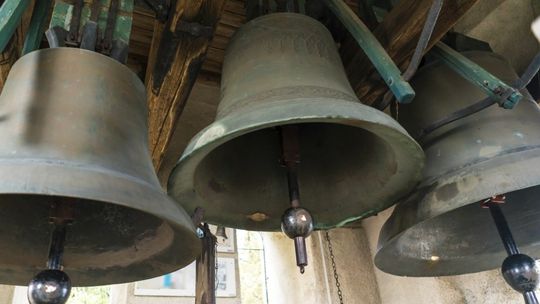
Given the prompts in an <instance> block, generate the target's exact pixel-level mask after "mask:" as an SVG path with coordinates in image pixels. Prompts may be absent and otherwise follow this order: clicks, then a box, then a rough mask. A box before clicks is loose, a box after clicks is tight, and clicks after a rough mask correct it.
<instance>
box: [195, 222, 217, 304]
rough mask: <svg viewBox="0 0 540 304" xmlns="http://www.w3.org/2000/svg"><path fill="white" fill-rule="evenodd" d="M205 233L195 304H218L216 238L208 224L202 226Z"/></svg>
mask: <svg viewBox="0 0 540 304" xmlns="http://www.w3.org/2000/svg"><path fill="white" fill-rule="evenodd" d="M201 229H202V230H203V231H204V237H203V238H202V243H203V246H202V254H201V256H200V257H199V258H197V284H196V288H195V290H196V292H195V304H215V303H216V290H215V284H216V242H217V240H216V237H215V236H214V235H213V234H212V233H211V232H210V229H209V228H208V224H206V223H205V224H203V225H201Z"/></svg>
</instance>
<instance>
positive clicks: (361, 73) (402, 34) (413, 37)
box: [342, 0, 478, 104]
mask: <svg viewBox="0 0 540 304" xmlns="http://www.w3.org/2000/svg"><path fill="white" fill-rule="evenodd" d="M476 2H478V0H456V1H444V6H443V8H442V10H441V13H440V15H439V19H438V21H437V25H436V26H435V29H434V31H433V34H432V36H431V40H430V43H429V45H428V48H427V50H429V49H431V47H433V45H434V44H435V43H436V42H437V41H439V40H440V39H441V38H442V37H443V36H444V34H446V33H447V32H448V31H449V30H450V29H451V28H452V27H453V26H454V25H455V24H456V22H457V21H458V20H459V19H460V18H461V17H462V16H463V15H464V14H465V13H466V12H467V11H468V10H469V9H470V8H471V7H472V6H473V5H474V4H475V3H476ZM431 4H432V0H401V1H400V2H399V3H398V4H397V5H396V6H395V7H394V9H392V10H391V11H390V12H389V14H388V15H387V16H386V17H385V19H384V20H383V22H381V24H379V26H378V27H377V28H376V29H375V31H374V35H375V37H376V38H377V39H378V40H379V42H380V43H381V44H382V45H383V47H384V48H385V49H386V51H387V53H388V54H389V55H390V57H391V58H392V59H393V60H394V62H396V64H397V66H398V67H400V68H401V70H402V71H403V70H405V68H406V66H407V64H408V61H409V60H410V58H411V57H412V54H413V52H414V49H415V47H416V43H417V41H418V38H419V37H420V33H421V31H422V28H423V27H424V21H425V20H426V17H427V14H428V11H429V8H430V7H431ZM347 45H348V46H349V47H350V45H349V44H347ZM354 47H355V48H356V51H355V52H347V53H354V56H353V57H352V58H346V57H344V58H343V59H344V65H345V67H346V71H347V74H348V76H349V80H350V82H351V85H352V87H353V89H354V90H355V92H356V94H357V95H358V97H359V98H360V100H361V101H362V102H363V103H366V104H372V103H373V102H375V101H376V100H378V99H379V98H382V96H383V95H384V93H386V91H387V90H388V88H387V87H386V86H385V84H384V82H383V81H382V80H381V79H380V77H378V74H377V72H376V71H375V69H374V68H373V66H372V64H371V63H370V62H369V60H368V59H367V57H366V56H365V54H364V53H363V52H362V50H361V49H360V48H359V47H358V46H354ZM427 50H426V51H427ZM342 54H344V53H343V52H342Z"/></svg>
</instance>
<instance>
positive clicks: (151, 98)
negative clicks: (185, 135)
mask: <svg viewBox="0 0 540 304" xmlns="http://www.w3.org/2000/svg"><path fill="white" fill-rule="evenodd" d="M173 3H174V1H173ZM223 4H224V0H177V1H176V4H175V5H174V6H173V8H172V10H171V12H170V15H169V19H168V21H167V23H166V24H162V23H159V22H158V21H156V23H155V25H154V37H153V39H152V47H151V49H150V56H149V60H148V68H147V71H146V88H147V91H148V105H149V121H148V122H149V140H150V149H151V153H152V161H153V163H154V167H155V168H156V171H159V170H160V169H161V165H162V161H163V158H164V155H165V153H166V151H167V148H168V147H169V145H170V144H171V139H172V136H173V133H174V129H175V124H176V121H177V120H178V117H179V116H180V114H181V113H182V110H183V108H184V105H185V103H186V101H187V98H188V97H189V94H190V92H191V88H192V87H193V84H194V83H195V80H196V79H197V74H198V73H199V71H200V69H201V66H202V63H203V61H204V58H205V56H206V52H207V49H208V46H209V44H210V40H211V39H212V35H208V31H203V32H205V33H206V34H204V33H203V35H199V36H198V35H196V34H194V33H195V31H193V32H189V31H185V29H186V27H189V26H192V25H196V24H199V25H200V26H203V27H205V28H206V27H209V28H211V29H212V31H211V32H212V33H213V31H214V30H215V27H216V25H217V23H218V20H219V19H220V17H221V14H222V11H223ZM180 28H182V29H184V31H179V30H178V29H180Z"/></svg>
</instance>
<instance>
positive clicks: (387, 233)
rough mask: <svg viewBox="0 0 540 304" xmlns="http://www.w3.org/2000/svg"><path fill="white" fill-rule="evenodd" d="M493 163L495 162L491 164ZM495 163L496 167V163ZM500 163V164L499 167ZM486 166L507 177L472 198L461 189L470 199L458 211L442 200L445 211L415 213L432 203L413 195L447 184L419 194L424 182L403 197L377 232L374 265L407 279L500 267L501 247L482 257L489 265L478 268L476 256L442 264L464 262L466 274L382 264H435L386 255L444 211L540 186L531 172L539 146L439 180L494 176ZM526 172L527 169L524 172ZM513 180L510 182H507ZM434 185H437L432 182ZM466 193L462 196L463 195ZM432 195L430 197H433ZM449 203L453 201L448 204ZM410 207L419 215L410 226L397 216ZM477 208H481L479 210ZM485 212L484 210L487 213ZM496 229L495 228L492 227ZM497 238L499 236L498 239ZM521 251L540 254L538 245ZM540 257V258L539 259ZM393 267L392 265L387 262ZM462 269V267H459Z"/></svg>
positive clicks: (539, 175) (448, 269) (539, 153)
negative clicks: (401, 262)
mask: <svg viewBox="0 0 540 304" xmlns="http://www.w3.org/2000/svg"><path fill="white" fill-rule="evenodd" d="M527 154H531V155H532V156H531V157H529V156H527ZM493 163H496V164H495V165H493ZM497 163H498V164H497ZM501 163H502V164H501ZM484 166H485V167H486V168H487V169H488V170H489V169H491V170H492V171H497V172H499V173H500V172H504V175H506V176H507V177H506V180H505V181H500V182H499V184H498V185H497V189H498V190H497V191H495V192H494V191H493V190H492V191H489V190H490V189H493V188H495V186H493V188H492V187H490V186H487V187H472V188H473V189H472V190H477V189H481V191H478V192H477V193H476V194H475V195H474V196H471V194H469V193H467V192H465V191H462V190H461V189H460V195H459V196H460V197H462V198H464V197H472V198H470V199H467V200H462V201H461V202H460V203H459V204H458V205H457V206H458V207H457V208H450V207H449V206H450V205H452V203H449V201H445V202H444V205H443V204H438V206H444V207H446V209H444V208H443V209H441V210H439V212H437V213H435V214H433V215H431V216H424V217H421V215H422V213H421V212H419V211H418V210H425V209H426V208H422V207H421V206H420V207H419V205H420V204H421V205H423V206H424V207H426V206H430V205H432V204H434V203H433V200H429V199H421V200H415V199H414V198H415V197H416V196H421V197H423V198H426V197H430V195H429V194H430V193H431V194H433V193H435V192H436V190H437V189H441V188H443V187H444V186H446V185H448V183H442V184H441V185H439V186H435V187H434V188H432V189H430V191H429V192H427V194H426V193H422V190H423V189H425V187H429V185H426V184H425V183H421V184H420V185H419V187H417V188H416V189H415V190H414V191H413V192H412V193H410V194H409V195H408V196H407V197H405V198H404V199H403V200H401V201H399V202H398V203H397V205H396V208H395V209H394V210H393V212H392V214H391V216H390V217H389V218H388V219H387V220H386V222H385V223H384V225H383V227H382V228H381V230H380V234H379V239H378V244H377V252H376V254H375V257H374V263H375V265H376V266H377V268H378V269H380V270H382V271H383V272H386V273H389V274H393V275H398V276H410V277H435V276H452V275H461V274H469V273H477V272H482V271H487V270H492V269H496V268H498V267H500V264H501V262H502V259H498V258H497V257H499V256H506V252H505V250H504V247H503V246H502V243H501V247H500V250H499V251H497V252H491V253H483V254H482V256H486V257H493V258H490V259H489V261H491V263H486V264H489V265H488V266H482V267H479V266H478V265H477V264H475V263H474V262H473V261H471V260H473V259H475V258H476V259H477V258H478V256H479V254H478V255H474V256H471V255H469V256H466V257H465V258H461V259H458V258H456V259H454V261H451V262H445V263H446V264H447V265H448V264H454V263H455V264H456V265H463V263H467V262H468V264H467V265H468V267H465V269H467V271H458V270H456V269H455V268H454V267H451V266H445V268H444V269H441V270H435V269H434V268H433V267H432V268H430V271H418V270H417V269H411V270H409V269H405V268H406V267H392V266H388V264H389V263H387V262H385V261H390V260H396V259H401V260H402V261H404V262H403V263H404V264H406V265H412V264H414V263H419V262H424V264H431V265H435V263H432V262H431V261H429V260H427V259H421V258H419V256H418V255H417V256H415V257H408V256H406V255H392V254H390V253H388V252H392V251H395V250H394V249H395V248H397V246H396V245H397V243H398V240H399V239H400V238H401V237H403V236H404V234H405V233H407V232H409V231H410V230H411V229H415V228H417V227H418V226H420V225H421V224H422V223H426V222H428V221H433V220H436V219H437V217H439V216H442V215H444V214H445V213H447V212H450V211H453V210H457V209H459V208H462V207H466V206H469V205H471V204H475V203H479V202H480V201H482V200H483V199H486V198H489V197H491V196H492V195H497V194H506V193H511V192H515V191H519V190H526V189H531V188H535V187H539V186H540V171H538V170H534V169H530V168H535V167H537V166H540V147H534V148H532V149H529V150H525V151H519V152H516V153H513V154H510V155H505V156H502V157H498V158H492V159H489V160H486V161H484V162H481V163H477V164H475V165H473V166H470V167H467V168H462V169H461V170H456V171H452V173H451V174H450V176H443V177H441V178H439V180H441V179H442V180H452V177H460V176H461V177H462V178H456V179H454V180H457V181H458V182H459V181H463V180H466V178H467V177H470V174H469V175H464V174H463V173H464V172H472V171H476V172H482V173H478V175H482V176H491V177H493V176H495V175H494V174H489V173H487V174H486V173H485V171H482V169H479V167H484ZM502 166H506V167H505V168H503V169H501V167H502ZM527 169H528V170H527ZM526 171H529V172H531V173H532V174H530V175H527V176H526V177H524V174H523V172H526ZM511 180H514V182H513V183H511V182H510V181H511ZM534 180H536V181H534ZM434 183H435V184H436V182H434ZM482 183H485V184H487V185H492V184H490V182H489V180H488V181H485V180H484V181H482ZM464 192H465V193H464ZM433 196H435V195H432V196H431V197H433ZM450 202H452V201H450ZM406 207H409V208H411V209H412V210H414V211H417V212H415V213H414V214H415V215H417V216H418V218H415V220H414V223H412V225H408V224H404V223H405V221H403V220H402V218H403V216H399V212H400V210H401V209H402V208H403V209H404V208H406ZM479 208H480V207H479ZM486 212H487V211H486ZM394 223H401V224H402V225H399V224H395V226H394V225H393V224H394ZM494 229H495V226H494ZM392 230H394V233H392ZM493 233H495V234H496V231H493ZM497 238H498V236H497ZM520 247H522V249H523V248H529V250H530V248H531V247H532V248H534V249H535V250H534V251H535V253H537V254H540V244H537V245H536V246H535V245H534V244H521V246H520ZM539 257H540V256H539ZM390 264H392V263H390ZM462 268H463V267H462Z"/></svg>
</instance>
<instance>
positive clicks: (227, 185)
mask: <svg viewBox="0 0 540 304" xmlns="http://www.w3.org/2000/svg"><path fill="white" fill-rule="evenodd" d="M221 90H222V99H221V102H220V104H219V108H218V114H217V118H216V121H215V122H214V123H213V124H211V125H210V126H208V127H207V128H205V129H204V130H202V131H201V132H200V133H198V134H197V135H196V136H195V137H194V138H193V139H192V140H191V142H190V144H189V145H188V147H187V149H186V150H185V151H184V154H183V155H182V157H181V158H180V160H179V162H178V164H177V166H176V167H175V169H174V170H173V172H172V174H171V176H170V178H169V186H168V189H169V193H170V194H171V195H172V196H173V197H174V198H176V199H177V200H178V201H179V202H180V203H181V204H182V206H184V208H186V210H188V212H193V211H194V210H195V208H197V207H202V208H204V209H205V221H208V222H209V223H212V224H216V225H223V226H226V227H234V228H241V229H248V230H263V231H275V230H279V229H280V225H281V217H282V215H283V214H284V211H285V210H287V209H288V208H289V207H290V204H289V203H290V200H289V196H288V183H287V175H286V174H285V171H286V170H285V169H284V162H287V161H286V160H284V159H283V158H282V151H281V150H282V149H281V148H282V147H281V145H282V139H280V136H281V135H280V133H283V130H284V129H286V128H285V127H289V126H297V128H293V129H294V130H292V129H289V131H291V132H290V133H295V132H297V133H298V141H299V142H298V144H299V147H300V151H301V157H300V163H299V164H298V172H297V175H298V183H299V189H300V192H301V197H302V206H303V207H305V208H306V209H307V210H309V211H310V212H311V215H312V217H313V221H314V228H315V229H325V228H332V227H335V226H340V225H344V224H346V223H348V222H350V221H353V220H356V219H360V218H364V217H367V216H370V215H372V214H375V213H377V212H379V211H380V210H383V209H385V208H387V207H389V206H390V205H392V204H393V203H394V202H395V201H396V200H397V199H399V198H400V197H402V196H404V195H405V194H407V192H408V191H410V190H411V189H412V187H414V185H415V184H416V183H417V182H418V180H419V178H420V172H421V169H422V166H423V158H424V155H423V152H422V150H421V148H420V147H419V145H418V144H417V143H416V142H415V141H414V140H413V139H412V138H411V137H410V136H409V135H408V134H407V133H406V132H405V131H404V130H403V128H402V127H401V126H400V125H399V124H398V123H397V122H396V121H394V120H393V119H392V118H391V117H389V116H387V115H386V114H384V113H382V112H380V111H378V110H375V109H373V108H371V107H368V106H365V105H363V104H361V103H360V102H359V101H358V99H357V98H356V96H355V94H354V92H353V91H352V89H351V87H350V84H349V82H348V81H347V77H346V75H345V73H344V70H343V66H342V63H341V61H340V58H339V55H338V53H337V50H336V47H335V44H334V41H333V39H332V36H331V35H330V33H329V32H328V30H327V29H326V28H325V27H324V26H323V25H322V24H320V23H319V22H317V21H316V20H314V19H312V18H310V17H307V16H304V15H300V14H293V13H276V14H270V15H265V16H262V17H259V18H257V19H254V20H252V21H250V22H249V23H247V24H246V25H244V26H243V27H242V28H241V29H240V30H239V31H238V32H237V33H236V34H235V36H234V37H233V39H232V41H231V42H230V44H229V46H228V48H227V52H226V56H225V61H224V66H223V73H222V83H221ZM280 130H281V131H280ZM292 154H294V153H292ZM293 158H294V157H293ZM292 162H294V161H292ZM289 189H290V187H289ZM293 207H294V205H293ZM298 210H299V209H298ZM302 212H303V211H302ZM302 212H300V213H302ZM300 213H298V212H297V213H295V214H299V216H300V218H304V219H305V218H306V214H305V213H302V214H300ZM290 219H291V221H295V220H296V219H294V218H290ZM304 230H305V231H301V232H302V233H300V232H298V235H302V236H305V235H306V234H309V231H310V226H309V223H306V225H305V229H304ZM292 234H294V236H295V237H296V234H297V233H296V232H295V233H292Z"/></svg>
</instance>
